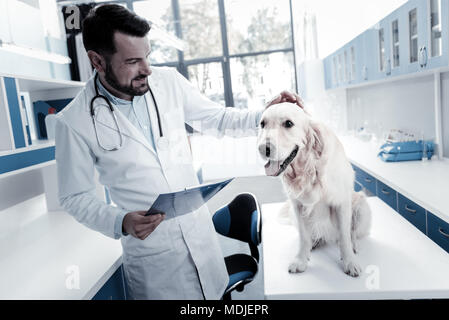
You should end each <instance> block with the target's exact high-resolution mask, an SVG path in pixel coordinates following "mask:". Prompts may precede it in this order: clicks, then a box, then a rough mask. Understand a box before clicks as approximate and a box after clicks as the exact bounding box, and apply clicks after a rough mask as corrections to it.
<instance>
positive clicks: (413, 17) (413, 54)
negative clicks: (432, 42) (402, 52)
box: [408, 9, 418, 63]
mask: <svg viewBox="0 0 449 320" xmlns="http://www.w3.org/2000/svg"><path fill="white" fill-rule="evenodd" d="M417 11H418V10H417V9H413V10H412V11H410V12H409V14H408V17H409V18H408V19H409V39H410V63H413V62H417V61H418V20H417V19H418V17H417Z"/></svg>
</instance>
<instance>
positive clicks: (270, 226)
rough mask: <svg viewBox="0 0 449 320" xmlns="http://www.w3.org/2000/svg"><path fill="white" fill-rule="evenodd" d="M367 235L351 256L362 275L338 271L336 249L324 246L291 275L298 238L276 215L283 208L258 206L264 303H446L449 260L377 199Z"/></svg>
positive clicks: (372, 201) (295, 231) (331, 245)
mask: <svg viewBox="0 0 449 320" xmlns="http://www.w3.org/2000/svg"><path fill="white" fill-rule="evenodd" d="M368 202H369V205H370V207H371V209H372V212H373V220H372V228H371V234H370V235H369V236H368V237H366V238H364V239H362V240H361V242H360V248H359V249H360V250H359V253H358V254H357V255H356V257H357V259H358V262H359V263H360V265H361V267H362V270H363V273H362V274H361V275H360V276H359V277H358V278H352V277H350V276H348V275H346V274H345V273H344V272H343V269H342V266H341V262H340V250H339V248H338V247H337V245H336V244H328V245H325V246H323V247H320V248H317V249H316V250H314V251H312V253H311V259H310V261H309V265H308V268H307V270H306V271H305V272H304V273H298V274H291V273H289V272H288V266H289V264H290V262H291V261H292V259H293V258H294V257H295V255H296V254H297V250H298V249H299V235H298V232H297V229H296V228H295V227H294V226H293V225H291V224H285V221H286V220H285V219H284V220H281V219H280V218H279V217H278V213H279V210H280V208H281V207H282V205H283V203H274V204H265V205H262V213H263V215H262V217H263V231H262V241H263V257H264V281H265V289H264V290H265V292H264V294H265V297H266V298H267V299H423V298H449V276H448V270H449V255H448V254H447V253H446V252H445V251H444V250H443V249H441V248H440V247H439V246H438V245H437V244H435V243H434V242H433V241H432V240H430V239H429V238H428V237H427V236H426V235H424V234H423V233H421V232H420V231H419V230H418V229H416V228H415V227H414V226H413V225H412V224H410V223H409V222H408V221H407V220H405V219H404V218H403V217H402V216H401V215H399V214H398V213H397V212H395V211H394V210H393V209H391V208H390V207H389V206H388V205H386V204H385V203H384V202H383V201H382V200H380V199H379V198H377V197H370V198H368Z"/></svg>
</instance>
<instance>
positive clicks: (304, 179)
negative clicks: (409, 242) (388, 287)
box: [258, 103, 371, 277]
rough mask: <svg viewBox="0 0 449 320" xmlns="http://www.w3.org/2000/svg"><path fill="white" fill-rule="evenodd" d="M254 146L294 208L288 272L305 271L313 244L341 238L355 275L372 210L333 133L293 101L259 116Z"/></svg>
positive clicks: (342, 250)
mask: <svg viewBox="0 0 449 320" xmlns="http://www.w3.org/2000/svg"><path fill="white" fill-rule="evenodd" d="M258 148H259V152H260V154H261V156H262V158H263V159H264V160H266V161H268V162H267V164H266V165H265V172H266V174H267V175H269V176H281V177H282V182H283V186H284V189H285V191H286V193H287V196H288V199H289V201H288V203H289V204H290V207H291V208H292V209H293V212H294V217H295V220H296V225H297V227H298V231H299V237H300V250H299V253H298V254H297V256H296V257H295V259H294V261H292V262H291V264H290V266H289V272H291V273H298V272H304V271H305V270H306V269H307V263H308V260H309V259H310V253H311V251H312V249H314V248H315V247H317V246H319V245H323V244H325V243H326V242H330V241H335V242H337V243H338V244H339V247H340V254H341V260H342V263H343V271H344V272H345V273H346V274H348V275H350V276H352V277H357V276H359V275H360V273H361V272H362V269H361V267H360V265H359V264H358V263H357V261H356V256H355V254H356V253H357V251H358V245H357V242H358V240H359V239H360V238H361V237H363V236H366V235H367V234H368V233H369V229H370V226H371V210H370V208H369V206H368V204H367V201H366V198H365V195H364V194H363V193H361V192H359V193H356V192H355V191H354V170H353V169H352V167H351V165H350V163H349V161H348V159H347V158H346V155H345V152H344V148H343V146H342V144H341V143H340V141H339V140H338V138H337V136H336V135H335V134H334V133H333V132H332V131H331V130H330V129H329V128H328V127H326V126H325V125H324V124H322V123H318V122H316V121H314V120H312V119H311V117H310V115H309V114H308V113H307V112H306V111H304V110H303V109H302V108H300V107H298V105H296V104H292V103H281V104H277V105H274V106H271V107H269V108H267V109H266V110H265V111H264V113H263V115H262V118H261V121H260V126H259V133H258Z"/></svg>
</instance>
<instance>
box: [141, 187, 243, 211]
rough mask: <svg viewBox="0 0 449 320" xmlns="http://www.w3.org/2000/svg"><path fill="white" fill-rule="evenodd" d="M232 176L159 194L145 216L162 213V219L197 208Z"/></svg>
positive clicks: (218, 190) (219, 189)
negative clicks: (219, 180) (163, 215)
mask: <svg viewBox="0 0 449 320" xmlns="http://www.w3.org/2000/svg"><path fill="white" fill-rule="evenodd" d="M232 180H234V178H231V179H228V180H224V181H221V182H216V183H208V184H202V185H199V186H194V187H188V188H185V189H184V190H181V191H178V192H172V193H162V194H160V195H159V196H158V197H157V199H156V201H154V203H153V205H152V206H151V208H150V209H149V210H148V211H147V213H146V214H145V216H148V215H154V214H159V213H161V214H162V213H164V214H165V218H164V220H168V219H172V218H175V217H179V216H182V215H185V214H188V213H191V212H193V211H195V210H198V209H199V208H200V207H201V206H203V205H204V204H205V203H206V202H207V201H209V200H210V199H211V198H212V197H213V196H215V195H216V194H217V193H218V192H220V191H221V190H222V189H223V188H224V187H226V186H227V185H228V184H229V183H230V182H231V181H232Z"/></svg>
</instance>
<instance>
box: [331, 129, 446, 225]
mask: <svg viewBox="0 0 449 320" xmlns="http://www.w3.org/2000/svg"><path fill="white" fill-rule="evenodd" d="M339 139H340V141H341V142H342V143H343V146H344V148H345V152H346V155H347V156H348V158H349V160H350V161H351V162H352V163H353V164H354V165H356V166H357V167H359V168H360V169H362V170H364V171H366V172H367V173H369V174H371V175H372V176H373V177H375V178H376V179H378V180H380V181H381V182H383V183H385V184H386V185H388V186H390V187H391V188H393V189H394V190H396V191H398V192H399V193H401V194H402V195H403V196H405V197H407V198H408V199H410V200H412V201H414V202H415V203H417V204H418V205H420V206H421V207H423V208H424V209H426V210H427V211H430V212H431V213H433V214H434V215H435V216H437V217H439V218H440V219H442V220H444V221H446V222H449V160H448V159H443V160H434V159H432V160H429V161H402V162H384V161H382V160H380V159H379V158H378V157H377V154H378V152H379V149H378V144H375V143H371V142H364V141H362V140H360V139H358V138H356V137H353V136H340V137H339Z"/></svg>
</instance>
